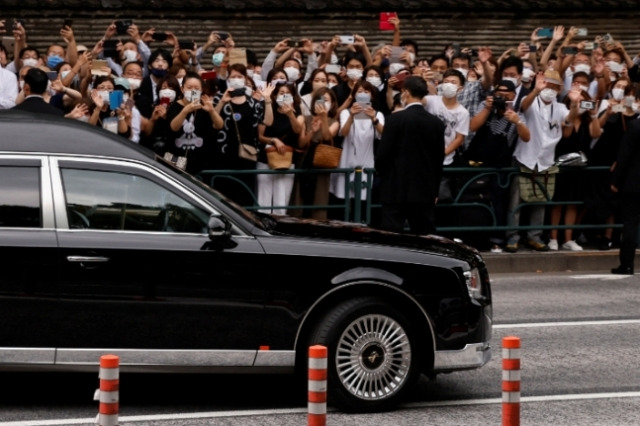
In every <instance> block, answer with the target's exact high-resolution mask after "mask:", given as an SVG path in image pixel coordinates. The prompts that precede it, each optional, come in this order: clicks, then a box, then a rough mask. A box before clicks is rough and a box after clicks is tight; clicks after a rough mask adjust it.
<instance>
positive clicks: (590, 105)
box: [580, 101, 596, 110]
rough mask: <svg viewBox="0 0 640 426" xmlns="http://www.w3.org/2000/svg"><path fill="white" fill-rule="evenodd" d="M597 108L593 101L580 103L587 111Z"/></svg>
mask: <svg viewBox="0 0 640 426" xmlns="http://www.w3.org/2000/svg"><path fill="white" fill-rule="evenodd" d="M595 106H596V104H595V102H592V101H580V108H582V109H586V110H592V109H594V108H595Z"/></svg>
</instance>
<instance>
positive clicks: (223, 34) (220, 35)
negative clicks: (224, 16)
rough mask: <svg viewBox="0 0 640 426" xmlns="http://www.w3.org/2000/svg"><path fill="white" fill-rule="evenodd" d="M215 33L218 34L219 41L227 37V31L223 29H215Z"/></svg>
mask: <svg viewBox="0 0 640 426" xmlns="http://www.w3.org/2000/svg"><path fill="white" fill-rule="evenodd" d="M216 34H218V38H219V39H220V41H225V40H226V39H228V38H229V33H225V32H223V31H216Z"/></svg>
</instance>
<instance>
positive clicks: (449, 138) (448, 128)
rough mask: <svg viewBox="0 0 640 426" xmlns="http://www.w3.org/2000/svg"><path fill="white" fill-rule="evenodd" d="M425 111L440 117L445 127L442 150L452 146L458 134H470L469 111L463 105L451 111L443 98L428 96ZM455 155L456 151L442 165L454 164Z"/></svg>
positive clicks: (445, 158)
mask: <svg viewBox="0 0 640 426" xmlns="http://www.w3.org/2000/svg"><path fill="white" fill-rule="evenodd" d="M425 109H426V110H427V111H428V112H430V113H431V114H433V115H435V116H436V117H438V118H439V119H440V120H441V121H442V122H443V123H444V125H445V129H444V147H443V148H442V149H446V148H447V147H448V146H449V145H451V144H452V143H453V140H454V139H455V138H456V136H457V134H458V133H460V134H461V135H463V136H467V135H468V134H469V111H467V109H466V108H465V107H463V106H462V105H460V104H458V105H456V106H455V107H454V108H452V109H449V108H447V106H446V105H445V104H444V102H443V101H442V96H438V95H428V96H427V106H426V107H425ZM455 155H456V152H455V151H453V152H450V153H449V154H447V155H446V156H445V157H444V161H443V162H442V164H444V165H445V166H447V165H449V164H451V163H453V157H454V156H455Z"/></svg>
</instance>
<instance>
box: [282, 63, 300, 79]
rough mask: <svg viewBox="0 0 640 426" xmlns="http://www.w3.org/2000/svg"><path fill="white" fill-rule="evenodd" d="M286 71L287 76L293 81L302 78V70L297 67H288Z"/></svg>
mask: <svg viewBox="0 0 640 426" xmlns="http://www.w3.org/2000/svg"><path fill="white" fill-rule="evenodd" d="M284 72H286V73H287V78H288V79H289V81H290V82H292V83H293V82H294V81H297V80H298V78H300V70H299V69H298V68H296V67H286V68H285V69H284Z"/></svg>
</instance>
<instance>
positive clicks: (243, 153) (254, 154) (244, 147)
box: [229, 102, 258, 163]
mask: <svg viewBox="0 0 640 426" xmlns="http://www.w3.org/2000/svg"><path fill="white" fill-rule="evenodd" d="M229 106H230V107H231V112H232V113H233V116H235V114H236V113H235V111H234V110H233V106H232V105H231V102H229ZM233 116H232V117H231V120H233V124H234V125H235V126H236V137H237V138H238V157H240V158H242V159H244V160H248V161H253V162H254V163H255V162H256V161H258V148H256V147H255V146H254V145H251V144H248V143H243V142H242V140H241V139H240V129H239V128H238V123H237V122H236V120H235V117H233Z"/></svg>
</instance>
